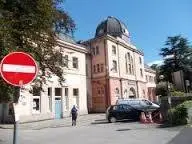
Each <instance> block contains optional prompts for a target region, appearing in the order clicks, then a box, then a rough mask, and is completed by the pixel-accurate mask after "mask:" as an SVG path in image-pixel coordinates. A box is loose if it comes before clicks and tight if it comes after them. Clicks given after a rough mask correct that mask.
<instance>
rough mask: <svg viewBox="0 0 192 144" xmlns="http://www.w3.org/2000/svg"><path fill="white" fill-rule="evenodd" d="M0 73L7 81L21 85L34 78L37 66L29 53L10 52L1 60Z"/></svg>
mask: <svg viewBox="0 0 192 144" xmlns="http://www.w3.org/2000/svg"><path fill="white" fill-rule="evenodd" d="M0 73H1V76H2V77H3V79H4V80H5V81H6V82H7V83H9V84H11V85H14V86H19V87H21V86H23V85H26V84H29V83H30V82H32V81H33V80H34V79H35V77H36V76H37V73H38V67H37V64H36V62H35V60H34V59H33V58H32V57H31V56H30V55H29V54H27V53H24V52H12V53H10V54H8V55H6V56H5V57H4V58H3V60H2V61H1V64H0Z"/></svg>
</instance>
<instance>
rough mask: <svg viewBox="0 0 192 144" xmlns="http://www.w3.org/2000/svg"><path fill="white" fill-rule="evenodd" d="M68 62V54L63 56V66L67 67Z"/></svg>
mask: <svg viewBox="0 0 192 144" xmlns="http://www.w3.org/2000/svg"><path fill="white" fill-rule="evenodd" d="M68 63H69V58H68V55H65V56H64V67H68Z"/></svg>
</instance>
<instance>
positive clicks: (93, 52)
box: [92, 47, 95, 55]
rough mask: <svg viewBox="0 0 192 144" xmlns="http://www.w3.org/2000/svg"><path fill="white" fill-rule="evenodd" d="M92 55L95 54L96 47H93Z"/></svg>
mask: <svg viewBox="0 0 192 144" xmlns="http://www.w3.org/2000/svg"><path fill="white" fill-rule="evenodd" d="M92 55H95V48H94V47H92Z"/></svg>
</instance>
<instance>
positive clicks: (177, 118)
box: [168, 101, 192, 125]
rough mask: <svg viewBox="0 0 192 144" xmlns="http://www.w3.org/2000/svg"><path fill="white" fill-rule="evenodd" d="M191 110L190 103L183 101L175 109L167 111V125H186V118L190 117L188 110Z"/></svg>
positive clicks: (191, 104)
mask: <svg viewBox="0 0 192 144" xmlns="http://www.w3.org/2000/svg"><path fill="white" fill-rule="evenodd" d="M191 108H192V101H185V102H183V103H182V104H180V105H178V106H176V107H175V108H172V109H170V110H169V111H168V123H169V124H173V125H184V124H187V122H188V118H189V117H191V114H189V113H188V109H191ZM190 121H191V120H190ZM190 121H189V122H190Z"/></svg>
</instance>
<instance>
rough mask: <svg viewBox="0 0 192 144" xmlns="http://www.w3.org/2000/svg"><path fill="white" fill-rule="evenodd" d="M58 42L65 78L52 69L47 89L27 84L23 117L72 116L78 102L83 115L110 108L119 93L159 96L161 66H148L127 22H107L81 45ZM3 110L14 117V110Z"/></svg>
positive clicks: (66, 40)
mask: <svg viewBox="0 0 192 144" xmlns="http://www.w3.org/2000/svg"><path fill="white" fill-rule="evenodd" d="M57 42H58V45H57V47H56V49H57V50H60V52H61V53H62V59H61V62H63V63H64V67H63V70H64V78H65V82H63V83H62V85H61V84H60V83H59V81H58V77H56V76H54V75H52V74H50V73H49V72H48V73H49V75H51V77H49V78H48V79H46V83H47V84H46V85H44V86H43V91H40V89H39V88H38V87H33V84H31V85H28V86H25V87H24V88H22V89H21V93H20V98H19V102H18V104H17V111H18V113H19V115H20V121H21V122H25V121H37V120H43V119H60V118H63V117H68V116H69V115H70V110H71V108H72V106H73V105H76V106H77V107H78V109H79V114H80V115H81V114H87V113H88V112H105V110H106V108H107V107H108V106H109V105H112V104H115V103H116V100H117V99H118V98H145V99H149V100H152V101H156V100H157V99H156V96H155V87H156V85H155V71H153V70H152V69H151V68H150V67H148V66H147V65H145V63H144V54H143V52H142V51H140V50H139V49H138V48H136V46H134V45H133V44H132V43H131V40H130V35H129V32H128V29H127V27H126V25H124V24H123V23H122V22H121V21H119V20H118V19H116V18H114V17H108V18H107V19H106V20H104V21H102V22H101V23H100V24H99V25H98V26H97V29H96V34H95V37H94V38H92V39H89V40H87V41H84V42H79V43H78V44H77V43H76V42H75V41H73V40H72V39H71V38H69V37H66V36H65V38H64V39H58V41H57ZM1 109H2V106H1V105H0V112H1ZM3 113H4V114H6V116H7V117H9V116H10V115H9V114H8V110H7V111H6V112H3ZM3 117H4V116H3ZM1 118H2V115H1V113H0V119H1Z"/></svg>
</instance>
